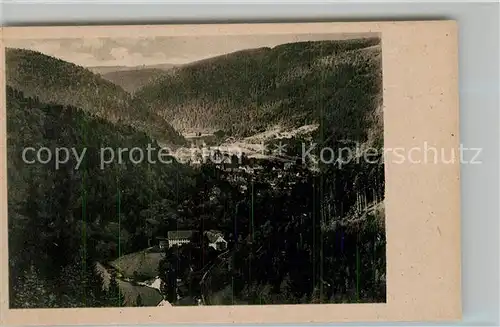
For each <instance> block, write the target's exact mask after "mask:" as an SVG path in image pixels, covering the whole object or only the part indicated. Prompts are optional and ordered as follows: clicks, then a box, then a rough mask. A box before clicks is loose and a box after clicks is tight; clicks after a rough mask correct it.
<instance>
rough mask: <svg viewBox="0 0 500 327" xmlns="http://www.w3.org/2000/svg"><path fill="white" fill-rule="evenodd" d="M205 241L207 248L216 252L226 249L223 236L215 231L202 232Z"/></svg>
mask: <svg viewBox="0 0 500 327" xmlns="http://www.w3.org/2000/svg"><path fill="white" fill-rule="evenodd" d="M204 236H205V239H206V241H207V243H208V246H209V247H211V248H213V249H214V250H217V251H224V250H226V249H227V241H226V240H225V239H224V235H223V234H222V233H221V232H219V231H215V230H209V231H205V232H204Z"/></svg>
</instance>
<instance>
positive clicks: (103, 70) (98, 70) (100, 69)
mask: <svg viewBox="0 0 500 327" xmlns="http://www.w3.org/2000/svg"><path fill="white" fill-rule="evenodd" d="M174 67H175V65H173V64H169V63H166V64H157V65H140V66H94V67H87V69H88V70H90V71H91V72H93V73H95V74H100V75H105V74H108V73H114V72H126V71H132V70H142V69H159V70H170V69H172V68H174Z"/></svg>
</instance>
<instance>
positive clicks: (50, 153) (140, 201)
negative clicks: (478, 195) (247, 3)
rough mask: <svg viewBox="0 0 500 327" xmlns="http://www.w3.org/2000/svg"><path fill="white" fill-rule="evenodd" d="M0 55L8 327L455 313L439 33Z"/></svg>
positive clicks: (118, 36)
mask: <svg viewBox="0 0 500 327" xmlns="http://www.w3.org/2000/svg"><path fill="white" fill-rule="evenodd" d="M1 37H2V38H1V46H2V49H1V50H2V51H1V52H0V53H1V58H0V59H1V66H0V67H1V68H2V69H1V70H2V75H3V76H2V85H1V89H2V92H1V94H2V102H1V104H2V112H1V114H2V116H1V117H2V125H1V133H2V134H1V135H2V137H1V142H2V143H1V145H2V149H4V151H3V152H2V154H1V161H0V162H1V167H2V175H1V176H2V179H1V180H2V185H1V187H0V189H1V193H0V195H1V196H0V198H1V206H0V207H1V208H2V209H3V210H4V211H3V212H2V213H3V214H2V220H1V223H2V225H1V230H2V235H1V236H2V237H1V240H2V244H1V251H2V252H1V259H2V261H1V267H2V280H1V286H2V288H1V294H2V296H1V301H2V306H1V312H2V320H3V322H5V323H6V324H7V325H70V324H77V323H78V324H100V325H102V324H111V323H112V324H117V323H118V324H135V323H142V324H151V323H155V324H170V323H305V322H335V321H337V322H338V321H370V320H379V321H380V320H388V321H390V320H392V321H395V320H403V321H412V320H455V319H459V318H460V317H461V305H460V303H461V299H460V294H461V293H460V211H459V208H460V198H459V195H460V191H459V184H460V183H459V182H460V181H459V165H460V158H462V156H461V155H460V153H459V150H462V148H461V147H460V149H459V136H458V81H457V78H458V64H457V54H458V47H457V26H456V24H455V22H452V21H429V22H377V23H375V22H370V23H367V22H361V23H300V24H223V25H215V24H214V25H211V24H208V25H144V26H93V27H89V26H87V27H83V26H81V27H77V26H74V27H7V28H3V29H2V36H1ZM4 122H5V123H4Z"/></svg>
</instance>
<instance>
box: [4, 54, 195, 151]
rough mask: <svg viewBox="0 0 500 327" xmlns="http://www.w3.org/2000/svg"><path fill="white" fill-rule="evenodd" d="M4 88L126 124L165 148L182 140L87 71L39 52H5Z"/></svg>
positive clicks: (117, 88) (116, 88)
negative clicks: (155, 140)
mask: <svg viewBox="0 0 500 327" xmlns="http://www.w3.org/2000/svg"><path fill="white" fill-rule="evenodd" d="M5 57H6V65H5V67H6V78H7V84H8V85H9V86H11V87H12V88H14V89H17V90H20V91H22V92H24V94H25V95H26V96H28V97H33V98H35V97H38V98H39V99H40V101H42V102H44V103H50V104H55V105H66V106H73V107H76V108H80V109H83V110H85V111H87V112H89V113H90V114H92V115H96V116H98V117H101V118H104V119H106V120H108V121H110V122H113V123H120V124H128V125H131V126H133V127H134V128H136V129H138V130H140V131H143V132H146V133H148V134H149V135H151V136H152V137H153V138H155V139H157V140H160V141H162V142H163V143H167V144H183V143H184V141H185V140H184V139H183V137H182V136H181V135H179V133H177V131H175V130H174V129H173V128H172V126H171V125H170V124H168V123H167V122H166V121H165V120H164V119H162V118H161V117H160V116H158V115H157V114H155V113H154V112H151V111H150V110H148V107H147V106H146V104H144V103H143V102H141V101H140V100H138V99H132V96H131V95H130V94H128V93H127V92H126V91H124V90H123V89H122V88H121V87H120V86H118V85H116V84H113V83H111V82H109V81H107V80H105V79H103V78H102V77H100V76H99V75H96V74H94V73H92V72H91V71H90V70H88V69H85V68H83V67H80V66H78V65H75V64H73V63H70V62H66V61H64V60H61V59H58V58H54V57H51V56H47V55H44V54H42V53H40V52H36V51H31V50H24V49H13V48H7V49H6V53H5Z"/></svg>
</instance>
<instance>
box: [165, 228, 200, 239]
mask: <svg viewBox="0 0 500 327" xmlns="http://www.w3.org/2000/svg"><path fill="white" fill-rule="evenodd" d="M194 234H195V231H193V230H171V231H169V232H168V236H167V237H168V239H169V240H182V239H186V238H188V239H189V238H191V237H193V235H194Z"/></svg>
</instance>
